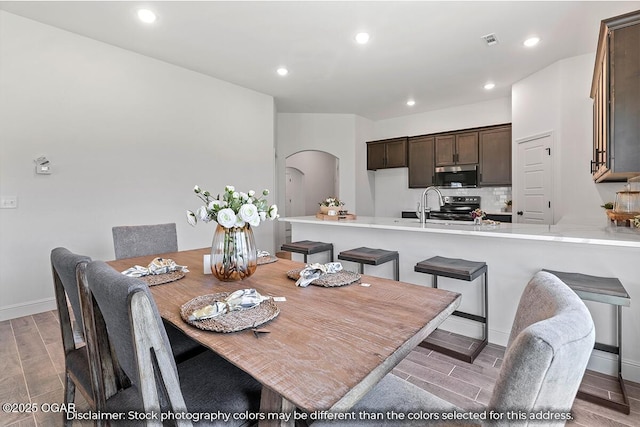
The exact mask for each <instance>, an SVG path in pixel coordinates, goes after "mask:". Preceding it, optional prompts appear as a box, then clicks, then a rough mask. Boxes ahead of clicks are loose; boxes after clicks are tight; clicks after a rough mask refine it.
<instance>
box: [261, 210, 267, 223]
mask: <svg viewBox="0 0 640 427" xmlns="http://www.w3.org/2000/svg"><path fill="white" fill-rule="evenodd" d="M259 215H260V221H266V219H267V213H266V212H265V211H260V212H259Z"/></svg>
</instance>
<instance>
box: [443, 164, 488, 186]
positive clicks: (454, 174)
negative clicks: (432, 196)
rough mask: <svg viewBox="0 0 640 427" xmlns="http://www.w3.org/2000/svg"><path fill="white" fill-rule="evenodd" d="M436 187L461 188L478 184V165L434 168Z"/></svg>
mask: <svg viewBox="0 0 640 427" xmlns="http://www.w3.org/2000/svg"><path fill="white" fill-rule="evenodd" d="M435 178H436V182H435V185H437V186H438V187H450V188H462V187H477V186H478V166H477V165H460V166H444V167H439V168H436V176H435Z"/></svg>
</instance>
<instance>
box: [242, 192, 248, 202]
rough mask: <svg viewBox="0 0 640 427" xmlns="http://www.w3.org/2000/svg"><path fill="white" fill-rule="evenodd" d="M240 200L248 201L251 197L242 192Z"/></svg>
mask: <svg viewBox="0 0 640 427" xmlns="http://www.w3.org/2000/svg"><path fill="white" fill-rule="evenodd" d="M240 198H241V199H242V200H245V201H246V200H247V199H248V198H249V195H248V194H247V193H243V192H240Z"/></svg>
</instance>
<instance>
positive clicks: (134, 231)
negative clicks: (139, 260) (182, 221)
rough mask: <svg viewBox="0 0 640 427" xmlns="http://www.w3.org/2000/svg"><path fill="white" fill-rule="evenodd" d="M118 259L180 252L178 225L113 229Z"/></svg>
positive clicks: (135, 226)
mask: <svg viewBox="0 0 640 427" xmlns="http://www.w3.org/2000/svg"><path fill="white" fill-rule="evenodd" d="M111 231H112V233H113V248H114V250H115V253H116V259H123V258H133V257H139V256H145V255H156V254H164V253H167V252H177V251H178V234H177V232H176V224H175V223H169V224H152V225H122V226H117V227H113V228H112V229H111Z"/></svg>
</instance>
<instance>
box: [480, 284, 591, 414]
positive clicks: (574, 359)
mask: <svg viewBox="0 0 640 427" xmlns="http://www.w3.org/2000/svg"><path fill="white" fill-rule="evenodd" d="M594 342H595V328H594V325H593V320H592V318H591V315H590V314H589V311H588V310H587V307H586V306H585V305H584V303H583V302H582V300H581V299H580V298H579V297H578V296H577V295H576V294H575V292H573V291H572V290H571V289H570V288H569V287H568V286H567V285H565V284H564V283H563V282H562V281H561V280H560V279H558V278H557V277H556V276H554V275H552V274H549V273H546V272H538V273H536V275H534V276H533V278H532V279H531V280H530V281H529V283H528V284H527V286H526V288H525V290H524V293H523V294H522V297H521V298H520V303H519V305H518V309H517V311H516V316H515V321H514V323H513V327H512V329H511V335H510V337H509V343H508V345H507V351H506V353H505V357H504V361H503V363H502V367H501V368H500V374H499V376H498V380H497V382H496V384H495V387H494V391H493V394H492V396H491V400H490V402H489V410H494V411H501V412H503V413H504V412H506V411H518V410H520V411H524V412H526V413H527V414H530V413H537V412H542V411H546V410H550V411H554V412H566V413H569V411H570V410H571V407H572V405H573V401H574V399H575V396H576V393H577V392H578V387H579V386H580V382H581V381H582V377H583V375H584V371H585V370H586V367H587V362H588V361H589V356H590V355H591V350H592V349H593V345H594ZM565 421H566V420H558V421H557V422H554V421H552V422H551V423H550V424H546V425H556V424H557V425H564V424H565ZM506 422H507V421H506V420H505V423H506ZM539 422H540V421H539V420H538V421H536V420H532V421H531V422H530V423H531V424H535V423H539ZM525 424H526V422H525Z"/></svg>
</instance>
